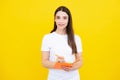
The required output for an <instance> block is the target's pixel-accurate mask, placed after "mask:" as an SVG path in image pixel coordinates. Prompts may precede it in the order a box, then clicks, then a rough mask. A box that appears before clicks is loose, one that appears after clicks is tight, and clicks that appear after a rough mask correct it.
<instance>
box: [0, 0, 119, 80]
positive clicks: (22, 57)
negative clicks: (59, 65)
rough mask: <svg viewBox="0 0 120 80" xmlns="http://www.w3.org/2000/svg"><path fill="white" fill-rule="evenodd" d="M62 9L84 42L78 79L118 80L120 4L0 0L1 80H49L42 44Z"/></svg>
mask: <svg viewBox="0 0 120 80" xmlns="http://www.w3.org/2000/svg"><path fill="white" fill-rule="evenodd" d="M61 5H64V6H66V7H68V8H69V9H70V11H71V13H72V18H73V27H74V30H75V33H76V34H78V35H79V36H80V37H81V39H82V47H83V61H84V64H83V66H82V68H80V69H79V72H80V76H81V80H120V1H119V0H1V1H0V46H1V47H0V80H47V74H48V70H47V69H46V68H44V67H42V65H41V51H40V49H41V42H42V38H43V36H44V35H45V34H47V33H49V32H50V31H51V30H52V28H53V22H54V19H53V15H54V11H55V9H56V8H57V7H58V6H61Z"/></svg>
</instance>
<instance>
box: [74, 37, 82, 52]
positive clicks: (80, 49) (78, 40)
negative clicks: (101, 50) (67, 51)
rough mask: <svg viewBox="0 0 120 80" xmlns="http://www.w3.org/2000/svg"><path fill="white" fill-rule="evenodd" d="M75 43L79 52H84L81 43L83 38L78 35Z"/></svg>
mask: <svg viewBox="0 0 120 80" xmlns="http://www.w3.org/2000/svg"><path fill="white" fill-rule="evenodd" d="M75 42H76V47H77V52H78V53H79V52H82V41H81V38H80V37H79V36H78V35H76V37H75Z"/></svg>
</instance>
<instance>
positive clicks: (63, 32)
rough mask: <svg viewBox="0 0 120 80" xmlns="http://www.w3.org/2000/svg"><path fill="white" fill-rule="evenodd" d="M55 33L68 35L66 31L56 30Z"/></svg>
mask: <svg viewBox="0 0 120 80" xmlns="http://www.w3.org/2000/svg"><path fill="white" fill-rule="evenodd" d="M55 32H56V33H58V34H61V35H65V34H66V30H65V29H64V30H58V29H56V31H55Z"/></svg>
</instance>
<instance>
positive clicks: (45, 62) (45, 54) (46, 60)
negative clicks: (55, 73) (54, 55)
mask: <svg viewBox="0 0 120 80" xmlns="http://www.w3.org/2000/svg"><path fill="white" fill-rule="evenodd" d="M49 56H50V53H49V51H42V65H43V66H44V67H46V68H53V67H54V65H55V62H51V61H49Z"/></svg>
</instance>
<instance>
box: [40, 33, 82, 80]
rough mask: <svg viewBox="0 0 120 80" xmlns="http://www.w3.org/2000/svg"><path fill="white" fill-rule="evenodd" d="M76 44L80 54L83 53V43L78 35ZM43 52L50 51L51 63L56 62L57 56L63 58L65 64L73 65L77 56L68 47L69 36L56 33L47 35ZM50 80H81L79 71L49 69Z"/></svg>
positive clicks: (44, 39) (43, 41)
mask: <svg viewBox="0 0 120 80" xmlns="http://www.w3.org/2000/svg"><path fill="white" fill-rule="evenodd" d="M75 43H76V47H77V51H78V52H82V43H81V39H80V37H79V36H78V35H75ZM41 51H50V58H49V60H50V61H53V62H56V59H57V57H56V54H57V55H59V56H63V57H64V59H65V62H68V63H72V62H74V61H75V56H74V55H72V49H71V47H70V46H69V45H68V42H67V35H61V34H58V33H56V32H52V33H49V34H46V35H45V36H44V37H43V40H42V47H41ZM48 80H80V75H79V72H78V70H73V71H69V72H67V71H64V70H58V69H49V74H48Z"/></svg>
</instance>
